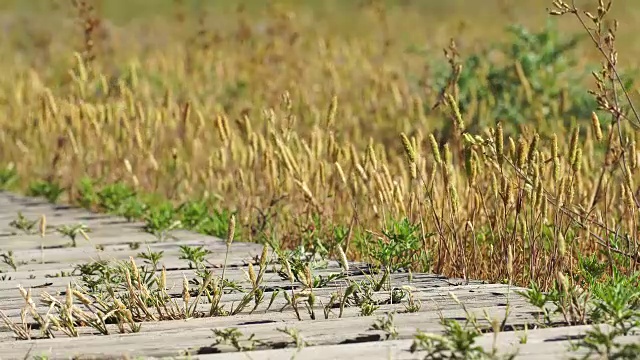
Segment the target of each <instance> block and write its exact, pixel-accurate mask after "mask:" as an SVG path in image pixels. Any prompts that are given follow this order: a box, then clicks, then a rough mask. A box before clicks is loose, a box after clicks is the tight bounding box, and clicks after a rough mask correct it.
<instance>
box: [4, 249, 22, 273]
mask: <svg viewBox="0 0 640 360" xmlns="http://www.w3.org/2000/svg"><path fill="white" fill-rule="evenodd" d="M0 258H2V262H3V263H5V264H7V265H8V266H9V267H10V268H12V269H13V271H18V265H16V261H15V259H14V258H13V251H12V250H9V251H7V252H5V253H2V254H0Z"/></svg>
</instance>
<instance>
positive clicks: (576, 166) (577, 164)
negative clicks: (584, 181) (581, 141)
mask: <svg viewBox="0 0 640 360" xmlns="http://www.w3.org/2000/svg"><path fill="white" fill-rule="evenodd" d="M581 166H582V149H581V148H578V149H577V150H576V155H575V158H574V159H573V164H571V169H572V170H573V172H575V173H579V172H580V168H581Z"/></svg>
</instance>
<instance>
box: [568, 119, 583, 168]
mask: <svg viewBox="0 0 640 360" xmlns="http://www.w3.org/2000/svg"><path fill="white" fill-rule="evenodd" d="M579 137H580V128H579V127H576V128H575V129H574V130H573V134H572V135H571V142H570V143H569V164H573V162H574V161H575V159H576V153H577V151H578V139H579Z"/></svg>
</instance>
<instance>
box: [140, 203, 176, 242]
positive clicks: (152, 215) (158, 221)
mask: <svg viewBox="0 0 640 360" xmlns="http://www.w3.org/2000/svg"><path fill="white" fill-rule="evenodd" d="M174 217H175V210H174V208H173V205H171V203H168V202H166V203H164V204H161V205H159V206H156V207H152V208H151V209H150V210H149V211H148V212H147V214H146V215H145V219H144V221H145V226H144V231H146V232H148V233H150V234H153V235H155V236H156V237H157V238H158V240H159V241H163V240H164V239H166V237H167V236H168V235H169V234H170V232H171V231H172V230H174V229H177V228H180V227H181V226H182V223H181V221H180V220H176V219H175V218H174Z"/></svg>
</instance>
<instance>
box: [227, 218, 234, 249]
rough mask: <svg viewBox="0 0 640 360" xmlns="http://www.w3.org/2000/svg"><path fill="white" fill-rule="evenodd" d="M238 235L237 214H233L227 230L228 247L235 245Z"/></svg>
mask: <svg viewBox="0 0 640 360" xmlns="http://www.w3.org/2000/svg"><path fill="white" fill-rule="evenodd" d="M235 233H236V214H231V217H230V218H229V228H228V229H227V242H226V244H227V247H229V246H231V243H233V237H234V236H235Z"/></svg>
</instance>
